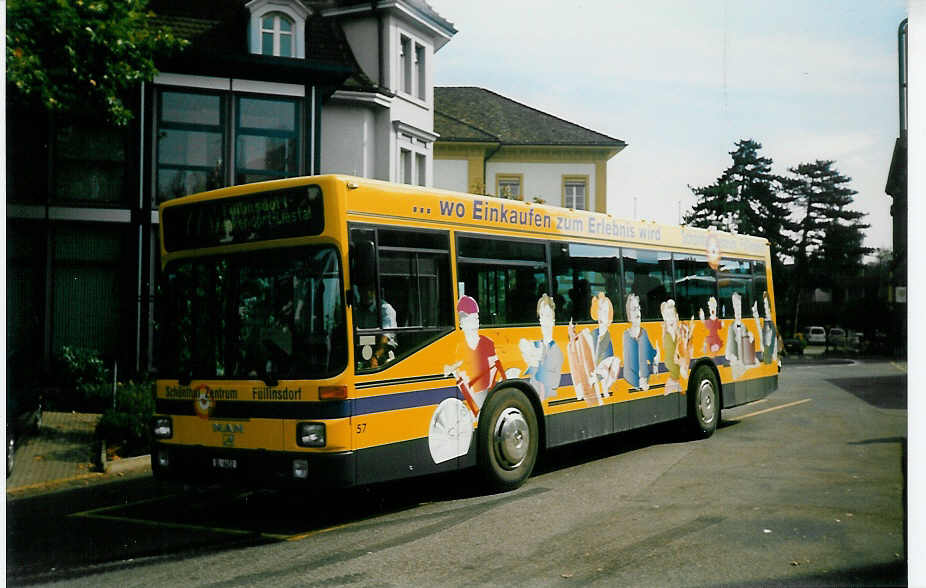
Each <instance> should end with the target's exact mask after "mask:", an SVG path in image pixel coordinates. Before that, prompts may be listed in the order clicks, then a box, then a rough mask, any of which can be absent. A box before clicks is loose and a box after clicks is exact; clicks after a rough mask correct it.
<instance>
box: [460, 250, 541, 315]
mask: <svg viewBox="0 0 926 588" xmlns="http://www.w3.org/2000/svg"><path fill="white" fill-rule="evenodd" d="M457 255H458V259H457V261H458V263H459V266H458V269H457V271H458V274H459V279H460V282H462V283H463V288H464V293H465V294H466V295H467V296H470V297H472V298H474V299H475V300H476V302H477V303H478V304H479V321H480V324H481V325H484V326H489V325H517V324H531V323H535V322H536V321H537V300H539V299H540V296H541V295H543V294H549V287H548V284H547V268H546V244H545V243H539V242H536V241H535V242H528V241H515V240H505V239H487V238H485V237H478V238H477V237H463V236H461V237H459V240H458V245H457Z"/></svg>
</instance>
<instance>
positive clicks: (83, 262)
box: [52, 227, 124, 358]
mask: <svg viewBox="0 0 926 588" xmlns="http://www.w3.org/2000/svg"><path fill="white" fill-rule="evenodd" d="M123 245H124V243H123V240H122V238H121V236H120V235H119V234H118V233H115V232H112V231H106V230H104V229H101V228H100V227H94V228H92V229H75V228H59V229H58V230H57V231H56V232H55V245H54V278H53V280H54V283H53V287H54V290H53V292H54V294H53V296H54V299H53V304H54V308H53V315H52V320H53V333H54V340H53V341H52V346H53V348H54V349H55V350H57V349H58V348H60V347H61V346H62V345H72V346H76V347H82V348H86V349H92V350H95V351H96V352H98V353H100V354H102V355H104V356H106V357H108V358H112V357H114V356H116V355H117V354H118V352H119V323H120V315H119V308H120V303H119V302H120V282H121V280H120V279H119V276H120V272H119V266H120V261H121V255H122V251H123V249H124V247H123ZM75 308H79V309H80V312H74V309H75Z"/></svg>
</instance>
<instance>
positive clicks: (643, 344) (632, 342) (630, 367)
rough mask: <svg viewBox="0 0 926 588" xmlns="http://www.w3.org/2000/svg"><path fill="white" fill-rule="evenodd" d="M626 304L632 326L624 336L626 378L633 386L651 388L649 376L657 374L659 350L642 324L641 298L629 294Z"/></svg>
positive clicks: (641, 388)
mask: <svg viewBox="0 0 926 588" xmlns="http://www.w3.org/2000/svg"><path fill="white" fill-rule="evenodd" d="M626 304H627V319H628V320H629V321H630V327H629V328H628V329H627V330H626V331H624V337H623V355H624V371H623V374H624V380H626V381H627V383H629V384H630V386H631V388H639V389H640V390H649V376H650V374H655V373H656V371H657V369H658V366H659V351H657V350H656V348H655V347H653V344H652V343H650V341H649V335H647V334H646V330H644V329H643V327H642V326H641V324H640V323H641V321H642V314H641V312H640V298H639V297H638V296H637V295H636V294H628V295H627V303H626Z"/></svg>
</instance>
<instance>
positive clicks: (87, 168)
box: [54, 125, 126, 202]
mask: <svg viewBox="0 0 926 588" xmlns="http://www.w3.org/2000/svg"><path fill="white" fill-rule="evenodd" d="M55 146H56V148H55V150H54V153H55V158H56V161H55V164H56V165H55V176H54V181H55V188H54V190H55V191H54V196H55V198H60V199H65V200H82V201H95V202H118V201H120V200H122V198H123V195H124V194H123V188H124V183H125V164H126V161H125V131H124V130H120V129H113V128H107V127H83V126H76V125H74V126H68V127H62V128H59V129H58V132H57V134H56V143H55Z"/></svg>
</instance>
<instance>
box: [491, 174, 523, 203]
mask: <svg viewBox="0 0 926 588" xmlns="http://www.w3.org/2000/svg"><path fill="white" fill-rule="evenodd" d="M514 182H517V184H518V194H517V195H511V196H503V195H502V184H503V183H504V184H509V183H514ZM495 195H496V196H497V197H499V198H505V199H508V200H522V201H523V200H524V174H516V173H497V174H495Z"/></svg>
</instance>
